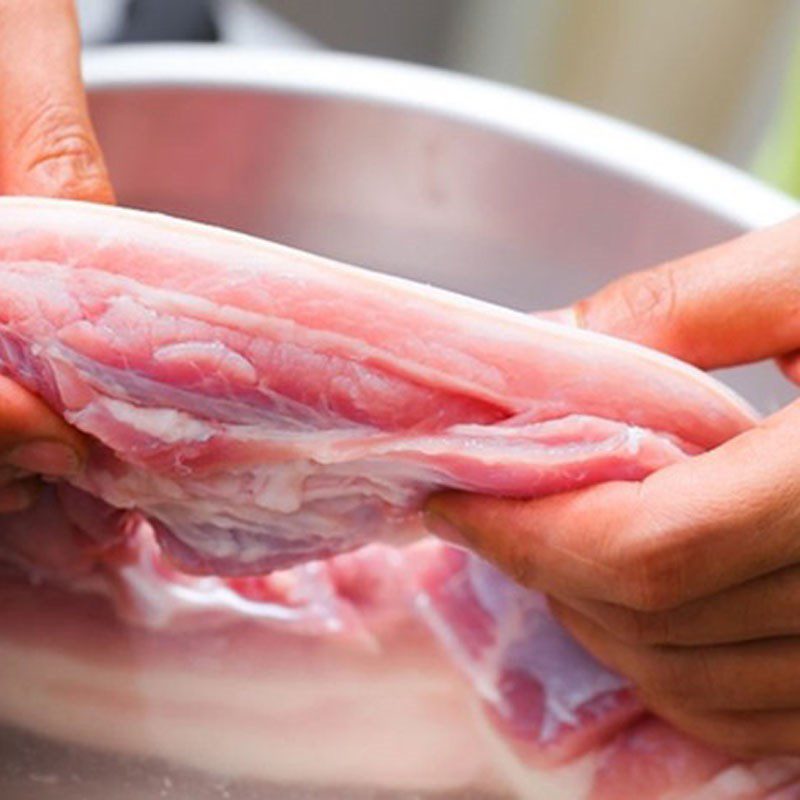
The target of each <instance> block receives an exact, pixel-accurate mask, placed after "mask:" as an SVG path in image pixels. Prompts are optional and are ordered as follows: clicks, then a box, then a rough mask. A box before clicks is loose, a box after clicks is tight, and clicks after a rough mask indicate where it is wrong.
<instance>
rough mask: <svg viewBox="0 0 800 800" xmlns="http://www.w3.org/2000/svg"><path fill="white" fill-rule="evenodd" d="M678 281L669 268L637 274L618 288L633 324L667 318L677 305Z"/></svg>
mask: <svg viewBox="0 0 800 800" xmlns="http://www.w3.org/2000/svg"><path fill="white" fill-rule="evenodd" d="M677 291H678V282H677V281H676V279H675V271H674V269H673V268H672V266H671V265H669V264H666V265H664V266H661V267H658V268H656V269H651V270H647V271H646V272H640V273H639V274H638V275H636V276H635V277H633V278H631V279H629V280H626V281H623V282H622V284H621V285H620V301H621V303H622V305H623V308H624V311H625V313H626V314H627V315H628V316H629V317H630V318H631V319H632V320H634V321H638V320H646V321H651V320H654V319H658V320H665V319H670V318H671V317H672V316H673V315H674V312H675V308H676V305H677Z"/></svg>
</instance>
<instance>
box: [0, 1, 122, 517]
mask: <svg viewBox="0 0 800 800" xmlns="http://www.w3.org/2000/svg"><path fill="white" fill-rule="evenodd" d="M0 192H2V193H3V194H16V195H23V194H24V195H42V196H48V197H64V198H72V199H76V200H88V201H93V202H98V203H111V202H113V201H114V194H113V191H112V189H111V183H110V181H109V178H108V172H107V171H106V167H105V164H104V162H103V157H102V154H101V152H100V147H99V145H98V143H97V139H96V138H95V135H94V131H93V130H92V125H91V121H90V120H89V112H88V107H87V103H86V96H85V93H84V89H83V83H82V80H81V73H80V36H79V30H78V24H77V20H76V17H75V9H74V8H73V4H72V0H3V2H2V3H0ZM84 456H85V442H84V441H83V440H82V438H81V437H80V435H79V434H78V433H77V432H75V431H74V430H72V429H71V428H70V427H69V426H67V425H66V424H65V423H64V422H63V421H62V420H61V419H60V417H58V416H56V415H55V414H54V413H53V412H52V411H51V410H50V409H49V408H48V407H47V406H46V405H45V404H44V403H43V402H42V401H41V400H39V399H38V398H36V397H34V396H33V395H32V394H30V393H29V392H27V391H25V390H24V389H22V388H21V387H20V386H18V385H17V384H15V383H13V382H11V381H10V380H8V379H7V378H3V377H0V513H3V512H9V511H16V510H19V509H21V508H23V507H25V506H26V505H28V504H29V503H30V502H31V500H32V499H33V497H34V496H35V492H36V485H37V484H36V482H35V481H34V480H32V479H30V477H29V476H31V475H34V474H44V475H51V476H64V475H68V474H71V473H73V472H75V471H76V470H78V469H79V468H80V464H81V462H82V460H83V458H84Z"/></svg>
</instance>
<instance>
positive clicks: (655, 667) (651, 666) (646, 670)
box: [634, 653, 685, 703]
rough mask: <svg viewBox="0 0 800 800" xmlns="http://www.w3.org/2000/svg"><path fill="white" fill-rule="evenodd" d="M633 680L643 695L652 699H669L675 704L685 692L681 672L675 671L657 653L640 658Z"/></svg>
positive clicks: (683, 676) (683, 675)
mask: <svg viewBox="0 0 800 800" xmlns="http://www.w3.org/2000/svg"><path fill="white" fill-rule="evenodd" d="M635 671H636V675H635V677H634V680H635V681H636V682H637V683H638V684H639V685H640V687H641V688H642V689H643V690H644V692H645V695H646V696H648V697H650V698H651V699H652V698H657V699H661V698H670V702H672V703H675V701H676V699H677V698H678V697H680V696H681V695H682V693H683V691H684V690H685V683H684V680H683V679H684V678H685V674H684V672H683V670H680V669H677V668H676V667H675V665H673V664H671V663H670V662H669V660H668V659H665V658H661V657H659V654H658V653H649V654H648V655H647V657H643V658H640V660H639V666H638V669H637V670H635Z"/></svg>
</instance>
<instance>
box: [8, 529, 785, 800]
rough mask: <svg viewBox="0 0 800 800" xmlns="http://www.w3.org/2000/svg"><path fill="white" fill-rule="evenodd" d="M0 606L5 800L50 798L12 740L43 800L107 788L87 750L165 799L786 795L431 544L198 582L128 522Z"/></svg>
mask: <svg viewBox="0 0 800 800" xmlns="http://www.w3.org/2000/svg"><path fill="white" fill-rule="evenodd" d="M44 538H46V537H41V538H40V539H39V544H40V545H41V544H42V543H43V539H44ZM73 544H74V543H73ZM45 549H47V548H45ZM51 552H52V551H51ZM55 563H56V562H55V561H52V562H51V567H52V566H54V565H55ZM71 563H73V564H75V563H76V562H75V560H74V559H72V560H71ZM0 607H2V609H3V613H2V614H0V726H2V725H5V726H14V730H15V731H18V732H21V731H25V732H27V737H26V736H23V735H22V734H21V733H16V734H14V733H11V734H5V735H4V734H3V733H2V728H1V727H0V795H2V796H3V797H9V798H12V799H13V800H29V798H36V800H43V798H49V797H50V795H48V794H45V792H44V789H46V788H47V787H42V786H40V785H39V784H37V783H35V782H31V781H28V782H27V783H25V782H24V781H22V780H21V779H20V777H19V776H18V775H16V773H15V772H14V771H13V770H11V769H10V767H11V766H13V765H14V764H15V763H16V762H17V760H18V759H19V755H18V753H19V751H20V750H21V749H22V748H25V749H26V750H25V752H26V753H27V755H26V758H27V759H28V763H29V764H31V759H33V762H32V764H31V766H30V767H29V769H30V772H32V773H33V774H34V775H40V774H43V775H50V776H53V778H52V779H51V780H52V781H53V782H54V783H55V785H56V786H57V788H58V791H59V794H58V797H59V798H60V800H77V798H81V800H83V798H86V797H94V796H95V794H94V793H92V791H91V790H93V789H94V791H95V792H96V793H97V795H98V796H106V795H107V793H106V795H104V794H103V792H102V788H103V786H102V784H101V785H100V787H98V786H97V781H98V777H97V769H96V768H93V767H92V766H91V765H92V764H96V763H97V759H98V758H99V756H97V755H95V756H92V753H95V754H96V753H97V752H98V751H99V752H101V753H104V754H105V756H104V758H105V759H107V761H106V762H103V761H102V760H101V761H100V763H107V764H109V765H115V766H113V769H114V772H113V773H112V774H113V775H114V778H113V780H114V781H115V787H117V788H118V784H119V782H120V781H121V780H122V778H123V776H124V777H125V780H126V781H130V777H129V776H130V775H131V773H133V772H136V771H141V772H142V773H144V774H146V775H152V774H156V775H166V776H168V777H167V780H168V781H169V783H168V789H169V790H171V791H169V796H175V797H176V798H179V799H180V800H189V798H191V800H196V799H197V798H199V797H205V796H206V795H205V792H206V791H208V792H211V794H210V795H209V796H210V797H215V796H218V795H215V794H214V792H216V791H218V790H217V789H215V788H214V787H219V786H223V787H225V792H224V793H223V795H222V796H227V797H230V798H231V800H237V799H238V798H250V797H264V796H268V797H276V798H278V797H284V796H287V797H299V796H302V797H304V798H305V797H308V798H311V797H325V798H337V800H338V799H339V798H343V797H347V798H359V797H362V796H363V797H365V798H366V797H369V798H375V797H380V798H394V799H395V800H398V799H400V798H402V800H410V799H411V798H416V799H417V800H418V799H419V798H421V797H428V796H430V797H440V796H441V795H440V793H441V792H446V793H447V794H445V795H444V796H445V797H448V798H464V800H466V799H467V798H469V800H477V799H480V800H483V799H484V798H485V799H486V800H490V799H492V798H493V799H495V800H497V799H498V798H519V800H641V798H645V797H646V798H648V800H676V799H677V798H680V799H683V798H689V797H692V798H701V799H702V798H706V800H745V799H747V800H756V799H758V800H766V798H772V797H773V794H772V792H779V791H780V792H782V794H775V795H774V796H775V797H776V798H777V797H778V796H781V797H786V798H789V797H796V796H797V794H796V793H797V791H798V790H799V789H798V786H799V784H798V781H799V780H800V764H798V763H797V762H796V761H791V760H783V759H771V760H761V761H758V762H754V763H738V762H735V761H733V760H731V759H730V758H727V757H725V756H724V755H721V754H719V753H716V752H714V751H713V750H711V749H709V748H707V747H704V746H701V745H699V744H697V743H695V742H692V741H691V740H690V739H688V738H686V737H684V736H682V735H681V734H679V733H677V732H676V731H674V730H673V729H671V728H670V727H669V726H667V725H666V724H664V723H662V722H660V721H659V720H656V719H654V718H652V717H650V716H648V715H646V714H644V713H643V712H642V711H641V709H639V708H637V707H636V705H635V704H634V703H633V702H632V700H631V697H630V695H628V694H627V693H626V691H625V688H624V685H623V683H622V682H621V681H620V679H619V678H617V677H616V676H614V675H611V674H610V673H608V672H607V671H606V670H604V669H602V668H601V667H600V666H599V665H597V664H596V663H595V662H594V661H593V660H592V659H591V658H590V657H589V656H587V655H586V654H585V653H583V652H582V651H580V650H579V649H578V648H577V646H576V645H575V644H574V643H573V642H572V641H571V640H570V639H569V638H568V637H567V635H566V634H565V633H564V632H563V631H562V630H560V629H559V628H558V627H557V625H556V624H555V623H554V621H553V619H552V618H551V617H550V616H549V615H548V614H547V612H546V608H545V606H544V604H543V600H542V598H540V597H539V596H538V595H534V594H531V593H529V592H524V591H522V590H521V589H519V588H518V587H516V586H514V585H512V584H511V583H510V582H508V581H507V580H506V579H505V578H503V577H502V576H501V575H499V574H498V573H496V572H495V571H494V570H493V569H492V568H491V567H489V566H488V565H486V564H483V563H481V562H480V561H479V560H478V559H476V558H475V557H474V556H468V555H466V554H465V553H463V552H461V551H459V550H457V549H455V548H452V547H449V546H446V545H442V544H440V543H436V542H433V541H425V542H422V543H420V544H418V545H415V546H414V547H413V548H411V549H409V550H406V551H397V550H394V549H392V548H388V547H384V546H371V547H367V548H364V549H362V550H360V551H358V552H357V553H354V554H349V555H345V556H339V557H337V558H335V559H331V560H329V561H326V562H315V563H312V564H309V565H306V566H303V567H297V568H295V569H293V570H290V571H287V572H276V573H273V574H272V575H270V576H267V577H259V578H255V577H253V578H246V579H242V578H229V579H223V578H215V577H202V578H198V577H192V576H187V575H182V574H180V573H177V572H175V570H174V569H173V568H171V567H170V566H169V565H168V564H167V563H166V562H164V560H163V558H162V556H161V554H160V553H159V551H158V549H157V548H156V547H155V546H154V541H153V539H152V533H151V532H149V531H148V530H147V529H146V527H143V528H140V529H139V530H137V531H135V532H134V533H133V534H132V535H131V537H130V539H129V540H128V541H127V542H126V543H120V544H119V545H118V546H117V547H115V548H108V549H106V550H105V551H104V552H103V553H102V554H100V553H97V552H95V553H94V554H93V555H92V557H91V558H88V557H87V559H85V560H84V564H83V566H82V567H81V568H80V569H75V570H74V571H73V573H72V575H71V576H70V578H69V580H64V579H63V577H59V574H58V572H57V571H52V570H49V571H48V570H44V571H41V572H39V573H37V580H36V582H35V583H31V582H30V581H29V580H27V579H26V578H25V576H24V573H22V572H20V571H18V570H9V571H6V572H2V571H0ZM314 621H316V622H323V621H324V622H326V623H327V624H324V625H310V624H309V623H311V622H314ZM356 621H357V624H354V623H356ZM426 626H429V627H430V629H431V630H432V631H433V632H434V633H435V636H431V635H430V633H428V632H427V631H426ZM354 634H355V635H354ZM437 640H438V641H439V643H440V644H443V645H444V646H443V647H437ZM31 733H34V734H37V735H38V736H39V737H40V738H39V740H38V741H36V740H34V741H33V743H31V742H30V734H31ZM48 742H49V744H48ZM53 742H59V743H62V744H61V745H60V749H59V746H57V745H54V744H52V743H53ZM31 750H33V753H34V755H33V756H31V755H30V751H31ZM142 757H145V758H147V759H150V760H149V761H145V762H141V761H139V760H137V759H141V758H142ZM84 762H85V763H87V764H88V765H89V766H86V767H82V766H81V765H82V764H83V763H84ZM58 764H60V766H57V765H58ZM110 768H112V767H109V766H107V767H106V770H108V769H110ZM76 775H77V782H76ZM23 777H24V776H23ZM12 779H14V782H12ZM141 780H144V779H143V778H142V779H141ZM187 783H190V786H191V788H187V789H185V790H184V789H181V788H179V787H182V786H184V785H186V784H187ZM20 787H21V788H20ZM198 787H199V788H198ZM159 788H160V787H159ZM200 789H202V792H203V793H202V794H201V791H200ZM219 791H221V790H219ZM112 793H113V794H114V796H115V797H116V796H118V794H117V792H116V791H114V792H112ZM157 793H158V790H156V792H153V791H152V790H150V791H147V790H145V789H141V790H139V791H138V792H131V797H135V798H137V799H138V798H145V797H148V798H149V797H152V796H154V794H157ZM362 793H363V794H362Z"/></svg>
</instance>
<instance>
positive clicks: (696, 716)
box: [654, 706, 800, 798]
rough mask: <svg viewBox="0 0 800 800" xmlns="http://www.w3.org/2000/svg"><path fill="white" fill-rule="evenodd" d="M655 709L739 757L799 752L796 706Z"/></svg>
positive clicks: (686, 730) (695, 735)
mask: <svg viewBox="0 0 800 800" xmlns="http://www.w3.org/2000/svg"><path fill="white" fill-rule="evenodd" d="M654 710H655V711H656V713H657V714H658V716H659V717H661V718H662V719H664V720H666V721H667V722H670V723H671V724H672V725H674V726H675V727H676V728H678V730H680V731H683V732H684V733H687V734H689V735H690V736H692V737H693V738H694V739H697V740H699V741H701V742H704V743H706V744H708V745H711V746H712V747H714V748H715V749H717V750H722V751H724V752H726V753H729V754H730V755H733V756H737V757H739V758H745V759H752V758H759V757H763V756H767V757H772V756H798V755H800V710H798V709H783V710H779V711H729V712H725V711H716V712H714V711H711V712H708V711H701V712H697V711H693V710H687V709H683V708H674V707H670V706H663V707H660V708H658V709H654ZM787 777H788V776H787ZM759 796H760V795H759ZM772 796H773V795H770V797H772ZM782 796H783V795H782ZM789 796H791V797H797V795H796V794H792V795H786V797H787V798H788V797H789ZM776 797H777V795H776Z"/></svg>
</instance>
